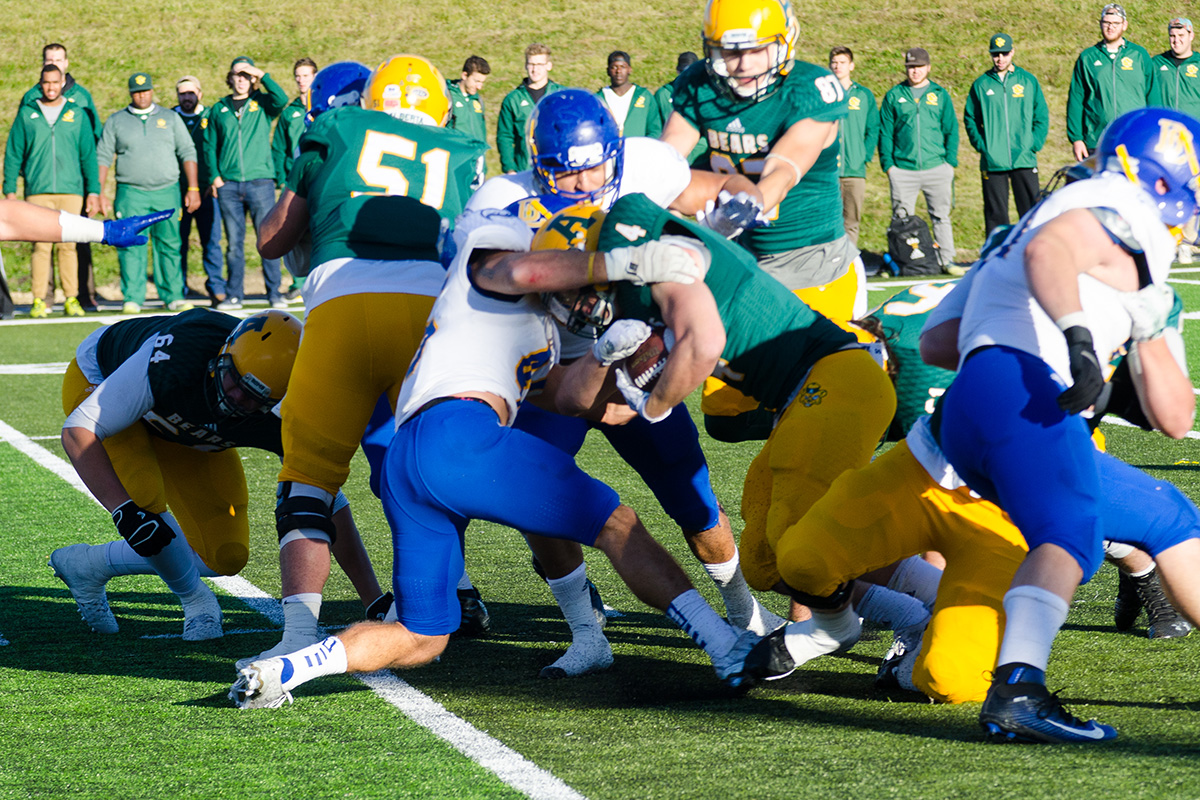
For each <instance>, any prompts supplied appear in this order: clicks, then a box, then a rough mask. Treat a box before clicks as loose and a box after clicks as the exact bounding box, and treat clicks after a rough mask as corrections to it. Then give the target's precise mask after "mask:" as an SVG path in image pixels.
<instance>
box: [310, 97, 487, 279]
mask: <svg viewBox="0 0 1200 800" xmlns="http://www.w3.org/2000/svg"><path fill="white" fill-rule="evenodd" d="M486 150H487V144H486V143H484V142H480V141H476V140H474V139H471V138H470V137H468V136H466V135H465V134H463V133H460V132H459V131H454V130H447V129H446V128H435V127H432V126H426V125H416V124H413V123H411V122H404V121H402V120H398V119H395V118H393V117H390V116H388V115H387V114H384V113H381V112H379V111H369V110H367V109H364V108H358V107H356V106H343V107H342V108H337V109H334V110H332V111H326V112H325V113H324V114H322V115H321V116H319V117H317V119H316V121H315V122H313V124H312V127H310V128H309V129H308V132H307V133H305V134H304V136H303V137H301V139H300V157H299V158H297V159H296V163H295V164H294V165H293V167H292V171H291V174H289V175H288V180H287V186H288V188H289V189H291V190H292V191H293V192H295V193H296V194H297V195H299V196H300V197H303V198H305V200H307V201H308V213H309V220H310V223H309V225H310V228H311V230H312V236H313V254H312V264H313V265H317V264H323V263H325V262H326V261H329V260H331V259H335V258H365V259H378V260H391V261H398V260H405V259H418V260H432V261H436V260H437V238H438V231H439V228H440V223H441V219H442V218H444V219H447V220H453V219H454V218H455V217H456V216H458V214H459V213H460V212H461V211H462V210H463V206H465V205H466V202H467V199H468V198H469V197H470V196H471V193H472V192H474V191H475V189H476V188H478V186H479V184H480V183H481V182H482V179H483V172H482V165H483V154H484V151H486Z"/></svg>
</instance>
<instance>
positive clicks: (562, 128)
mask: <svg viewBox="0 0 1200 800" xmlns="http://www.w3.org/2000/svg"><path fill="white" fill-rule="evenodd" d="M529 157H530V160H531V161H532V162H533V174H534V176H535V178H536V181H537V183H538V187H539V188H540V189H541V191H542V192H543V193H548V194H556V195H559V196H561V197H566V198H568V199H570V200H574V201H575V202H581V201H587V202H591V203H598V204H600V205H602V206H604V207H607V206H608V205H610V204H611V203H612V201H613V200H614V199H616V194H617V189H618V187H619V186H620V184H621V170H622V168H623V167H624V164H625V139H624V138H623V137H622V136H621V131H620V130H619V129H618V128H617V122H616V120H614V119H613V116H612V114H610V113H609V111H608V109H607V108H605V107H604V104H603V103H601V102H600V100H599V98H597V97H596V96H595V95H594V94H592V93H591V92H588V91H584V90H583V89H562V90H560V91H557V92H554V93H553V94H548V95H546V96H545V97H543V98H542V99H541V102H539V103H538V104H537V107H536V108H534V109H533V115H532V116H531V117H530V118H529ZM600 164H604V165H605V166H606V170H605V176H604V183H603V185H602V186H600V188H598V189H595V190H592V191H582V190H580V191H570V192H567V191H564V190H563V189H562V188H561V187H560V186H559V184H558V175H559V173H563V172H578V171H580V170H585V169H591V168H592V167H595V166H598V165H600Z"/></svg>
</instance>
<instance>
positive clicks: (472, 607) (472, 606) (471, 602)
mask: <svg viewBox="0 0 1200 800" xmlns="http://www.w3.org/2000/svg"><path fill="white" fill-rule="evenodd" d="M458 605H459V607H460V608H461V609H462V621H461V622H460V623H459V625H458V630H457V631H455V632H456V633H458V634H459V635H461V636H483V635H484V634H486V633H487V632H488V631H490V630H491V629H492V618H491V616H489V615H488V610H487V606H486V605H484V604H483V598H482V597H480V596H479V590H478V589H476V588H475V587H474V586H472V587H471V588H470V589H459V590H458Z"/></svg>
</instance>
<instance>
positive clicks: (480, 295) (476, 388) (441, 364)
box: [396, 212, 558, 427]
mask: <svg viewBox="0 0 1200 800" xmlns="http://www.w3.org/2000/svg"><path fill="white" fill-rule="evenodd" d="M454 238H455V240H456V245H457V246H458V250H457V253H456V255H455V257H454V260H453V261H452V262H451V264H450V270H449V272H448V274H447V276H446V283H445V285H444V286H443V287H442V292H441V294H439V295H438V299H437V301H436V302H435V303H434V304H433V310H432V311H431V312H430V314H429V322H428V324H427V325H426V328H425V338H424V339H423V340H422V341H421V345H420V347H419V348H418V349H417V354H416V356H414V357H413V361H412V364H411V365H410V366H409V368H408V374H407V375H406V376H405V378H404V384H403V386H402V387H401V389H400V397H399V399H398V400H397V401H396V425H397V427H399V425H401V424H402V423H403V422H404V421H405V420H407V419H408V418H409V417H410V416H412V415H413V414H414V413H415V412H416V411H417V410H418V409H420V408H421V406H423V405H425V403H427V402H429V401H430V400H435V399H437V398H439V397H447V396H450V395H456V394H462V393H463V392H491V393H492V394H495V395H499V396H500V397H502V398H504V402H505V404H506V405H507V406H508V422H509V424H510V425H511V424H512V422H513V420H514V419H515V418H516V416H517V407H518V406H519V405H520V404H521V401H522V400H523V399H524V398H525V395H526V393H528V391H529V387H530V386H531V385H532V384H533V383H534V382H535V381H538V380H542V379H543V378H545V376H546V374H547V373H548V372H549V371H550V368H551V367H553V366H554V364H555V362H556V361H557V360H558V336H557V333H556V330H555V325H554V322H553V320H551V319H550V317H549V316H548V315H547V314H546V313H545V312H544V311H543V310H542V307H541V304H540V303H539V302H538V300H537V298H536V297H533V296H530V295H525V296H522V297H509V296H505V297H500V296H496V295H492V294H488V293H485V292H482V291H480V290H479V289H476V288H475V287H474V285H473V284H472V283H471V275H470V268H469V267H468V261H469V259H470V255H471V252H472V251H473V250H476V249H485V250H513V251H525V250H528V249H529V240H530V239H531V238H532V235H531V234H530V232H529V228H528V227H526V226H525V225H524V224H522V223H521V222H520V221H518V220H517V219H516V217H513V216H510V215H508V214H497V213H489V214H474V215H472V214H471V213H470V212H466V213H464V214H463V215H462V216H460V217H459V218H458V221H457V223H456V228H455V234H454Z"/></svg>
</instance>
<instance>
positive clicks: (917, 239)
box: [887, 215, 942, 275]
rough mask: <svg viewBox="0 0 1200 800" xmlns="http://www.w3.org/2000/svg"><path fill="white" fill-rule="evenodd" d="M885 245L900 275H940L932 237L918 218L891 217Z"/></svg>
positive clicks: (940, 270)
mask: <svg viewBox="0 0 1200 800" xmlns="http://www.w3.org/2000/svg"><path fill="white" fill-rule="evenodd" d="M887 243H888V255H890V256H891V257H892V261H894V262H895V263H896V266H898V267H899V269H900V274H901V275H940V274H941V272H942V267H941V265H940V264H939V263H938V258H937V250H936V249H935V245H934V243H933V236H932V235H931V234H930V233H929V226H928V225H926V224H925V220H923V219H921V218H920V217H918V216H915V215H914V216H911V217H892V222H891V224H890V225H888V230H887Z"/></svg>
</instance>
